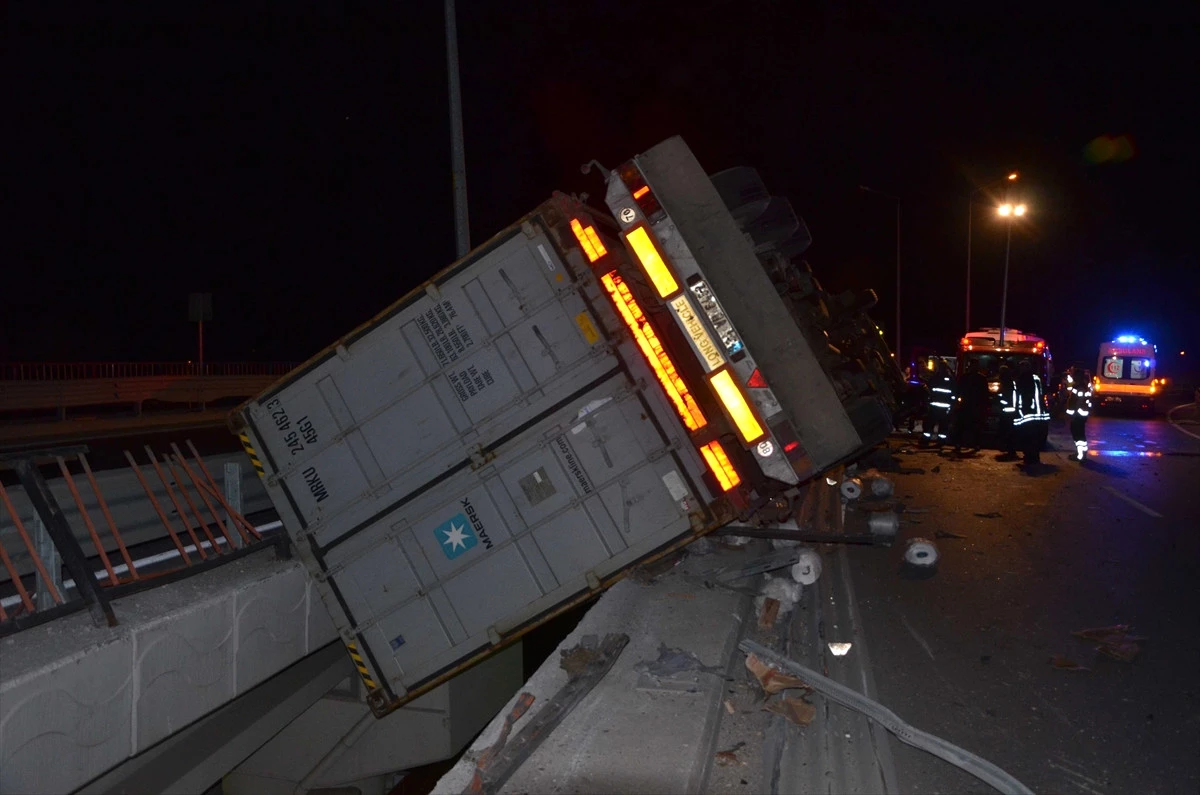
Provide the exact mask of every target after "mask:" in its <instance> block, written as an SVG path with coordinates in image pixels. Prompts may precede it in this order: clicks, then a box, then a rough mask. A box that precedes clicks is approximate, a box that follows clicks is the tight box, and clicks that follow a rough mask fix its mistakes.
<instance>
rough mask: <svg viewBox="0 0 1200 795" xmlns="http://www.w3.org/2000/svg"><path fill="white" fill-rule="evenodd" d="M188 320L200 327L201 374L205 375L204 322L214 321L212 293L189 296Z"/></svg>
mask: <svg viewBox="0 0 1200 795" xmlns="http://www.w3.org/2000/svg"><path fill="white" fill-rule="evenodd" d="M188 320H190V321H191V322H192V323H196V324H197V325H198V327H199V332H200V357H199V360H198V361H199V365H200V367H199V373H200V375H204V321H206V320H212V293H192V294H191V295H189V296H188Z"/></svg>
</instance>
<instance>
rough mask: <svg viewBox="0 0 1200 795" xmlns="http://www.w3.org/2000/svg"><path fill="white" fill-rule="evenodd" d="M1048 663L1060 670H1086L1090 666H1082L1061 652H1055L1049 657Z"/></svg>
mask: <svg viewBox="0 0 1200 795" xmlns="http://www.w3.org/2000/svg"><path fill="white" fill-rule="evenodd" d="M1050 664H1051V665H1053V666H1054V667H1055V668H1057V669H1059V670H1060V671H1088V670H1091V669H1090V668H1084V667H1083V666H1082V665H1080V664H1079V663H1077V662H1075V661H1074V660H1072V659H1070V658H1068V657H1064V656H1063V655H1061V654H1056V655H1054V656H1053V657H1051V658H1050Z"/></svg>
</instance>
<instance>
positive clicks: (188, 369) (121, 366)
mask: <svg viewBox="0 0 1200 795" xmlns="http://www.w3.org/2000/svg"><path fill="white" fill-rule="evenodd" d="M295 367H296V364H295V363H294V362H205V363H204V365H203V366H201V365H200V364H198V363H196V362H0V381H76V380H87V379H93V378H109V379H111V378H151V377H156V376H230V375H263V376H266V375H274V376H281V375H287V374H288V373H289V372H291V371H292V370H293V369H295Z"/></svg>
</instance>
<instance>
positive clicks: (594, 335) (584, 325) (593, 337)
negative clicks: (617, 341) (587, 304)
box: [575, 312, 600, 345]
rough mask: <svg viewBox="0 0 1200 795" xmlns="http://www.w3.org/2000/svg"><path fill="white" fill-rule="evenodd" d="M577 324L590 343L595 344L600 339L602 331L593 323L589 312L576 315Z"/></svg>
mask: <svg viewBox="0 0 1200 795" xmlns="http://www.w3.org/2000/svg"><path fill="white" fill-rule="evenodd" d="M575 325H577V326H579V330H580V331H582V332H583V338H584V339H585V340H587V344H588V345H595V344H596V343H597V342H598V341H599V340H600V332H598V331H596V327H595V326H594V325H592V319H591V318H590V317H588V313H587V312H580V313H579V314H578V315H576V316H575Z"/></svg>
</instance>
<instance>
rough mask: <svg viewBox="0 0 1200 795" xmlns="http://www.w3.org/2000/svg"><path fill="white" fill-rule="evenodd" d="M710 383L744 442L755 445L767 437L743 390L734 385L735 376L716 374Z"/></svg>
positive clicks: (721, 372) (710, 379) (723, 373)
mask: <svg viewBox="0 0 1200 795" xmlns="http://www.w3.org/2000/svg"><path fill="white" fill-rule="evenodd" d="M709 383H710V384H712V388H713V391H714V392H716V394H717V397H718V398H719V399H720V401H721V404H722V405H723V406H725V411H727V412H728V413H729V419H731V420H733V424H734V425H735V426H736V427H737V429H738V433H739V434H741V437H742V441H743V442H745V443H746V444H753V443H754V442H757V441H758V440H759V439H761V438H762V437H763V436H765V435H766V432H765V431H764V430H763V427H762V425H760V424H759V422H758V417H756V416H754V411H753V410H752V409H751V408H750V404H749V403H747V402H746V397H745V396H744V395H743V394H742V390H741V389H739V388H738V385H737V384H736V383H734V380H733V374H732V373H731V372H730V371H729V370H721V371H719V372H717V373H715V374H714V375H712V376H711V377H710V378H709Z"/></svg>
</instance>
